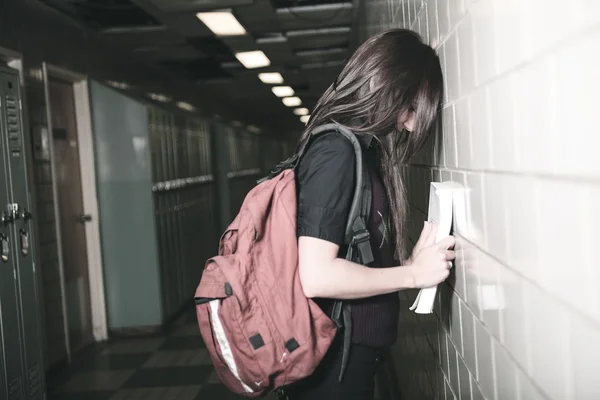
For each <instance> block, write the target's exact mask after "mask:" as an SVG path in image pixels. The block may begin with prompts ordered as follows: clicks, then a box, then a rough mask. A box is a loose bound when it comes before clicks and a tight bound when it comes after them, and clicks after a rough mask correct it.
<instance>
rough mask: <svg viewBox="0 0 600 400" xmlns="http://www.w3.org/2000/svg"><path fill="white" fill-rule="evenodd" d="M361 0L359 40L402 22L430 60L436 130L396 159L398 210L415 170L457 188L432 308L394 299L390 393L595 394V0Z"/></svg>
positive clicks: (422, 190) (579, 398)
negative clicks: (438, 70) (447, 267)
mask: <svg viewBox="0 0 600 400" xmlns="http://www.w3.org/2000/svg"><path fill="white" fill-rule="evenodd" d="M364 7H365V9H364V10H362V18H363V23H362V34H363V36H366V35H369V34H372V33H374V32H376V31H379V30H381V29H385V28H388V27H408V28H411V29H413V30H416V31H418V32H420V33H421V35H422V37H423V38H425V40H427V41H428V42H429V43H431V45H432V46H433V47H435V48H436V49H437V51H438V53H439V55H440V58H441V61H442V64H443V65H442V66H443V70H444V74H445V81H446V100H445V104H444V111H443V137H438V138H437V140H435V141H434V143H433V146H432V148H433V151H429V153H428V152H423V153H422V154H420V155H419V156H418V157H416V158H415V159H414V160H413V161H412V162H411V164H410V165H409V166H407V167H406V172H407V178H406V179H407V180H408V181H409V187H410V204H411V215H412V217H413V218H414V219H415V220H416V221H422V220H423V219H425V218H426V215H425V212H424V211H425V210H427V204H426V202H427V191H428V185H429V182H430V181H431V180H434V181H440V180H442V181H447V180H452V181H454V182H457V183H460V184H461V185H463V186H464V187H465V188H466V189H467V190H466V192H465V193H466V199H465V200H466V204H467V207H466V214H467V216H468V217H469V218H468V221H467V223H466V224H462V225H461V224H457V221H455V228H456V232H455V234H456V236H457V239H458V242H457V248H456V250H457V254H458V259H457V261H456V268H455V276H453V277H451V279H450V280H449V282H448V284H444V286H442V290H441V291H440V301H439V303H438V305H437V306H436V310H435V313H434V314H433V315H421V316H419V315H415V314H413V313H412V312H410V311H408V310H407V308H408V306H409V305H410V303H411V301H412V299H413V298H414V295H415V293H404V294H403V296H404V298H405V302H404V303H403V312H402V315H401V323H400V337H399V341H398V344H397V346H396V348H395V349H394V350H395V361H396V364H397V368H398V375H399V378H400V379H399V380H400V384H401V388H402V390H403V392H404V394H405V396H406V398H407V399H408V400H412V399H432V398H437V399H460V400H476V399H487V400H515V399H516V400H537V399H553V400H571V399H573V400H587V399H589V400H594V399H600V378H599V377H598V374H599V373H600V262H599V261H598V260H599V257H598V256H596V255H595V250H594V249H598V248H600V246H598V245H599V243H598V240H600V233H599V231H598V230H597V229H598V227H600V129H599V128H598V126H599V125H600V1H599V0H572V1H569V2H565V1H558V0H383V1H382V0H370V1H369V0H366V1H365V3H364ZM418 225H419V224H418V223H415V224H414V226H415V229H414V230H413V232H411V239H412V240H414V239H415V238H416V237H417V236H418V233H419V226H418Z"/></svg>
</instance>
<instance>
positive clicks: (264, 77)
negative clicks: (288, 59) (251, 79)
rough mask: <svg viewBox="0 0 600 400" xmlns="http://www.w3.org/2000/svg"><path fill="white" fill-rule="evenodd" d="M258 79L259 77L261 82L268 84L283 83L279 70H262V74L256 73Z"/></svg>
mask: <svg viewBox="0 0 600 400" xmlns="http://www.w3.org/2000/svg"><path fill="white" fill-rule="evenodd" d="M258 79H260V80H261V81H262V83H268V84H279V83H283V76H281V74H280V73H279V72H263V73H262V74H258Z"/></svg>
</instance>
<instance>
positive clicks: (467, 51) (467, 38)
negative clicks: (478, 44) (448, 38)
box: [457, 15, 477, 97]
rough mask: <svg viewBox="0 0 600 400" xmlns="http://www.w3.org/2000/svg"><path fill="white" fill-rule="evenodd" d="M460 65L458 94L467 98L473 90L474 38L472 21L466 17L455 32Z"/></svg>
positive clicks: (474, 72) (474, 77)
mask: <svg viewBox="0 0 600 400" xmlns="http://www.w3.org/2000/svg"><path fill="white" fill-rule="evenodd" d="M457 35H458V47H459V50H460V51H459V65H460V93H461V96H463V97H464V96H468V95H469V94H471V93H472V91H473V89H474V88H475V81H476V76H475V75H476V71H477V70H476V69H475V37H474V36H473V20H472V17H471V15H467V16H466V18H465V20H464V21H463V22H462V23H461V24H460V25H459V27H458V30H457Z"/></svg>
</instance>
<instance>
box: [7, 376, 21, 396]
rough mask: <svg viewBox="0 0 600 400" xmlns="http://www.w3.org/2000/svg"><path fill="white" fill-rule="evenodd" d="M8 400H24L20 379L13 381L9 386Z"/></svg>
mask: <svg viewBox="0 0 600 400" xmlns="http://www.w3.org/2000/svg"><path fill="white" fill-rule="evenodd" d="M8 400H22V397H21V380H20V379H19V378H17V379H15V380H13V381H12V382H11V383H10V384H9V385H8Z"/></svg>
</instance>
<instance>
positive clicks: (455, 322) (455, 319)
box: [450, 293, 463, 355]
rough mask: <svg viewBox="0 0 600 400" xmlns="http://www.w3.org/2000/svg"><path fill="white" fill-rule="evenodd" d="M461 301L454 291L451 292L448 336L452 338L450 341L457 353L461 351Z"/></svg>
mask: <svg viewBox="0 0 600 400" xmlns="http://www.w3.org/2000/svg"><path fill="white" fill-rule="evenodd" d="M461 303H462V301H461V300H460V298H459V297H458V296H457V295H456V293H453V294H452V299H451V306H450V312H451V316H450V337H451V338H452V343H454V346H455V347H456V350H457V351H458V353H459V354H461V355H462V353H463V337H462V322H461V315H460V311H461Z"/></svg>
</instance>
